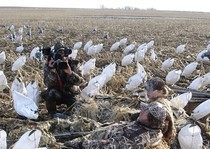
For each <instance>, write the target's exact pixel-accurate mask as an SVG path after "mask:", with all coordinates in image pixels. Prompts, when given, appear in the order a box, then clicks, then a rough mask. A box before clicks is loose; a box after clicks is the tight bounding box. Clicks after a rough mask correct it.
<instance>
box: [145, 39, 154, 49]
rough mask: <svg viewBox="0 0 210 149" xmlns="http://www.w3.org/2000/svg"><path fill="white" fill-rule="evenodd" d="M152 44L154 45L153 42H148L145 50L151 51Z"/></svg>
mask: <svg viewBox="0 0 210 149" xmlns="http://www.w3.org/2000/svg"><path fill="white" fill-rule="evenodd" d="M154 43H155V41H154V40H151V41H150V42H148V43H147V45H146V46H147V48H148V49H151V48H152V47H153V45H154Z"/></svg>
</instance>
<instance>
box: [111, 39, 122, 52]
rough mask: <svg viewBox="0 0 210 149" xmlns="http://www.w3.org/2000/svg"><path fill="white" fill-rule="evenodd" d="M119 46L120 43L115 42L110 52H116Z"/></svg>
mask: <svg viewBox="0 0 210 149" xmlns="http://www.w3.org/2000/svg"><path fill="white" fill-rule="evenodd" d="M119 46H120V42H119V41H117V42H115V43H114V44H113V45H112V46H111V48H110V51H116V50H117V49H118V48H119Z"/></svg>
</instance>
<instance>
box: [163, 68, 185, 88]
mask: <svg viewBox="0 0 210 149" xmlns="http://www.w3.org/2000/svg"><path fill="white" fill-rule="evenodd" d="M181 73H182V71H181V70H177V69H174V70H172V71H170V72H168V74H167V75H166V84H169V85H174V84H175V83H176V82H178V81H179V79H180V75H181Z"/></svg>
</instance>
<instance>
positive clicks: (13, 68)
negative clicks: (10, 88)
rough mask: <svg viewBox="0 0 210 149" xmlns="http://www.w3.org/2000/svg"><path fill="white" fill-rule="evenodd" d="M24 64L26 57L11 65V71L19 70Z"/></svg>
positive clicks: (23, 56)
mask: <svg viewBox="0 0 210 149" xmlns="http://www.w3.org/2000/svg"><path fill="white" fill-rule="evenodd" d="M25 63H26V56H25V55H22V56H20V57H19V58H18V59H17V60H16V61H15V62H14V63H13V64H12V71H16V70H19V69H20V68H21V67H22V66H23V65H25Z"/></svg>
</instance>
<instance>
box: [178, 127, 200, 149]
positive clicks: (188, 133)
mask: <svg viewBox="0 0 210 149" xmlns="http://www.w3.org/2000/svg"><path fill="white" fill-rule="evenodd" d="M178 140H179V144H180V146H181V149H201V148H202V146H203V138H202V136H201V129H200V127H199V126H198V125H192V124H187V125H186V126H184V127H183V128H182V129H181V130H180V131H179V133H178Z"/></svg>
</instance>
